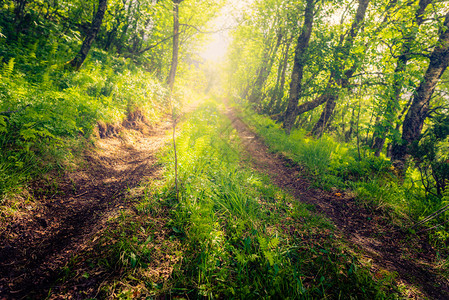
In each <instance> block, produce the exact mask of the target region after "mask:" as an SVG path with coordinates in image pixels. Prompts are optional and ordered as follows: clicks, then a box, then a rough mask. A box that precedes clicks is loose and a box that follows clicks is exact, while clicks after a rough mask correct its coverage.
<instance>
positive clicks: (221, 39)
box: [200, 0, 254, 62]
mask: <svg viewBox="0 0 449 300" xmlns="http://www.w3.org/2000/svg"><path fill="white" fill-rule="evenodd" d="M253 1H254V0H228V1H227V3H226V4H225V6H224V7H223V8H222V9H221V11H220V12H219V15H218V17H217V18H216V19H215V20H213V21H212V22H211V29H210V30H211V31H217V30H220V29H223V30H220V31H219V32H217V33H213V34H211V35H210V42H209V43H206V44H205V45H204V47H203V50H202V51H201V52H200V56H201V57H202V58H204V59H205V60H210V61H215V62H216V61H219V60H221V59H223V58H224V56H225V54H226V51H227V48H228V45H229V43H230V37H229V29H231V27H233V26H235V25H237V20H236V19H237V18H238V17H239V15H240V14H241V12H242V11H244V10H245V8H246V7H248V6H249V5H250V4H251V3H252V2H253Z"/></svg>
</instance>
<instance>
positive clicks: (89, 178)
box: [0, 119, 170, 299]
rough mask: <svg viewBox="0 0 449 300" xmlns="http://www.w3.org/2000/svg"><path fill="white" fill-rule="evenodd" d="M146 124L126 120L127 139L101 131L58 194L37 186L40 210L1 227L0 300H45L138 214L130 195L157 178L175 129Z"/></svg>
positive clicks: (56, 183)
mask: <svg viewBox="0 0 449 300" xmlns="http://www.w3.org/2000/svg"><path fill="white" fill-rule="evenodd" d="M142 121H143V120H140V119H139V120H135V122H133V123H132V122H130V120H127V121H126V124H124V127H126V128H133V129H129V130H127V131H121V132H119V130H112V129H110V128H109V129H108V130H104V128H102V126H101V125H102V124H100V126H99V135H100V136H101V137H103V138H101V139H98V140H97V141H96V143H95V147H94V149H86V150H85V151H84V161H85V163H84V165H83V167H81V168H80V169H78V170H76V171H74V172H68V173H66V174H64V175H63V176H62V177H56V178H52V180H51V183H52V185H53V187H52V186H49V185H48V183H44V182H37V183H35V184H34V186H33V187H32V189H33V191H34V198H35V201H34V204H35V205H34V206H33V205H31V206H30V209H29V211H28V212H27V213H23V212H22V213H21V214H18V215H17V216H16V217H15V218H14V219H13V220H8V221H7V223H4V224H0V274H1V276H0V299H43V298H45V297H46V295H47V294H48V291H49V290H50V288H51V287H52V286H53V285H54V281H55V280H56V279H57V278H58V276H60V274H59V273H60V271H61V269H62V268H63V267H64V266H65V265H66V264H67V263H68V262H69V261H70V259H71V258H73V257H76V255H77V254H78V253H80V252H81V251H82V250H83V249H86V248H87V247H88V246H89V243H91V241H92V239H93V237H94V236H98V235H100V234H101V232H102V231H103V230H104V229H105V228H106V225H107V224H106V223H107V221H108V219H110V218H112V217H114V216H117V215H119V214H120V213H121V212H123V211H124V210H126V209H128V208H129V207H131V206H132V204H133V199H132V197H130V196H129V193H128V191H129V190H130V189H132V188H133V187H136V186H138V185H139V183H140V182H142V181H143V180H151V178H154V177H157V176H158V170H159V166H158V165H157V164H156V157H155V154H156V152H157V151H158V150H159V149H160V148H161V147H162V146H163V145H164V143H165V142H166V140H167V135H166V134H165V131H166V130H167V129H169V126H170V124H161V125H159V126H158V127H157V128H155V129H153V128H151V127H150V126H148V125H147V124H145V123H143V122H142ZM91 148H92V147H91ZM52 191H53V192H52Z"/></svg>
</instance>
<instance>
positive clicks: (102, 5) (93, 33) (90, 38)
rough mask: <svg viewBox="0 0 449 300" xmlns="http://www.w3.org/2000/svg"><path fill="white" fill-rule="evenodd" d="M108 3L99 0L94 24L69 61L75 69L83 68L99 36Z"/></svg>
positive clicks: (104, 0)
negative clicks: (76, 52)
mask: <svg viewBox="0 0 449 300" xmlns="http://www.w3.org/2000/svg"><path fill="white" fill-rule="evenodd" d="M107 6H108V3H107V0H99V1H98V10H97V13H96V14H95V17H94V19H93V21H92V25H91V27H90V30H89V32H88V34H87V36H86V38H85V39H84V41H83V45H82V46H81V49H80V51H79V52H78V54H77V55H76V56H75V57H74V58H73V59H72V60H71V61H70V62H69V64H70V66H72V67H73V68H74V69H75V70H77V71H78V70H79V68H81V66H82V64H83V62H84V60H85V59H86V57H87V54H88V53H89V50H90V48H91V47H92V44H93V42H94V41H95V38H96V37H97V34H98V31H100V27H101V23H102V22H103V17H104V13H105V12H106V9H107Z"/></svg>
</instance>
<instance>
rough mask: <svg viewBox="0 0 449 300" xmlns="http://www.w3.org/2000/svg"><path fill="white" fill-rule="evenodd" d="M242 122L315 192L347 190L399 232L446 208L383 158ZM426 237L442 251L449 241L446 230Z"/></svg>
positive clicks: (255, 119) (267, 122)
mask: <svg viewBox="0 0 449 300" xmlns="http://www.w3.org/2000/svg"><path fill="white" fill-rule="evenodd" d="M241 117H242V118H243V119H244V120H245V122H247V123H248V124H249V125H250V126H251V127H252V128H253V130H254V131H255V132H256V133H257V134H258V135H260V136H261V137H263V139H264V141H265V142H266V144H267V145H268V146H269V148H270V150H271V151H273V152H279V153H282V154H283V155H284V156H286V157H287V158H290V159H291V160H293V161H294V162H295V163H298V164H300V165H302V166H305V167H306V169H307V170H308V171H309V173H310V178H311V179H312V180H311V181H312V182H313V183H314V184H315V185H316V186H319V187H320V188H323V189H327V190H330V189H335V188H336V189H341V190H349V191H351V192H352V193H355V196H356V198H357V201H359V202H360V204H362V205H365V206H370V207H372V208H374V209H381V210H382V211H383V213H384V214H386V215H388V216H389V218H390V220H391V221H392V222H395V223H396V224H397V225H399V226H403V227H406V226H410V225H411V224H412V223H413V222H416V221H419V220H421V219H423V218H425V217H426V216H428V215H430V214H431V213H433V212H434V211H437V210H438V209H440V208H442V207H443V206H445V205H447V203H448V202H447V196H444V195H443V197H435V196H434V195H432V194H431V193H428V192H426V189H425V187H424V186H423V183H422V180H421V177H420V174H419V173H418V171H417V169H415V168H413V166H409V168H408V170H407V173H406V175H405V176H398V172H397V170H395V168H394V167H393V166H392V164H391V162H390V161H389V160H388V159H387V158H386V157H382V156H381V157H376V156H374V154H373V153H371V152H370V151H368V150H367V149H360V148H358V147H357V145H351V144H345V143H341V142H336V141H335V140H334V139H333V138H332V137H331V136H328V135H326V134H325V135H323V136H322V137H321V138H320V139H315V138H313V137H310V136H308V135H307V133H306V132H305V131H304V130H302V129H293V130H292V132H291V134H290V135H287V134H286V133H285V131H284V130H283V129H282V128H281V125H280V124H277V123H276V122H275V121H273V120H272V119H270V118H268V117H265V116H261V115H258V114H255V113H254V112H253V111H252V110H250V109H243V110H242V112H241ZM448 216H449V214H448V213H446V214H445V215H442V216H441V218H439V219H435V220H433V221H432V222H429V223H428V224H427V225H428V226H429V227H431V226H434V225H435V224H438V222H442V220H444V218H445V217H448ZM431 234H432V235H433V237H435V238H434V239H433V241H434V243H435V244H439V247H440V248H442V249H444V248H445V245H446V244H447V241H449V235H448V234H447V230H446V227H444V226H440V227H437V228H436V230H434V231H433V232H432V233H431Z"/></svg>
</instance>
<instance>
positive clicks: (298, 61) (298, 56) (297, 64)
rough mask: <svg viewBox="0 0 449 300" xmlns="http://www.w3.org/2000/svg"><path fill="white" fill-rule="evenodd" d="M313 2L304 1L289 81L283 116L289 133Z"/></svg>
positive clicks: (310, 28)
mask: <svg viewBox="0 0 449 300" xmlns="http://www.w3.org/2000/svg"><path fill="white" fill-rule="evenodd" d="M315 4H316V2H315V0H307V2H306V9H305V13H304V24H303V26H302V30H301V35H300V36H299V37H298V43H297V45H296V49H295V58H294V63H293V71H292V79H291V82H290V95H289V99H288V105H287V110H286V111H285V117H284V129H285V131H286V132H287V133H290V131H291V129H292V127H293V125H294V123H295V120H296V117H297V116H298V114H297V107H298V101H299V97H300V95H301V92H302V89H303V87H302V78H303V75H304V65H305V60H306V53H307V50H308V48H309V41H310V36H311V34H312V27H313V17H314V10H315Z"/></svg>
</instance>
